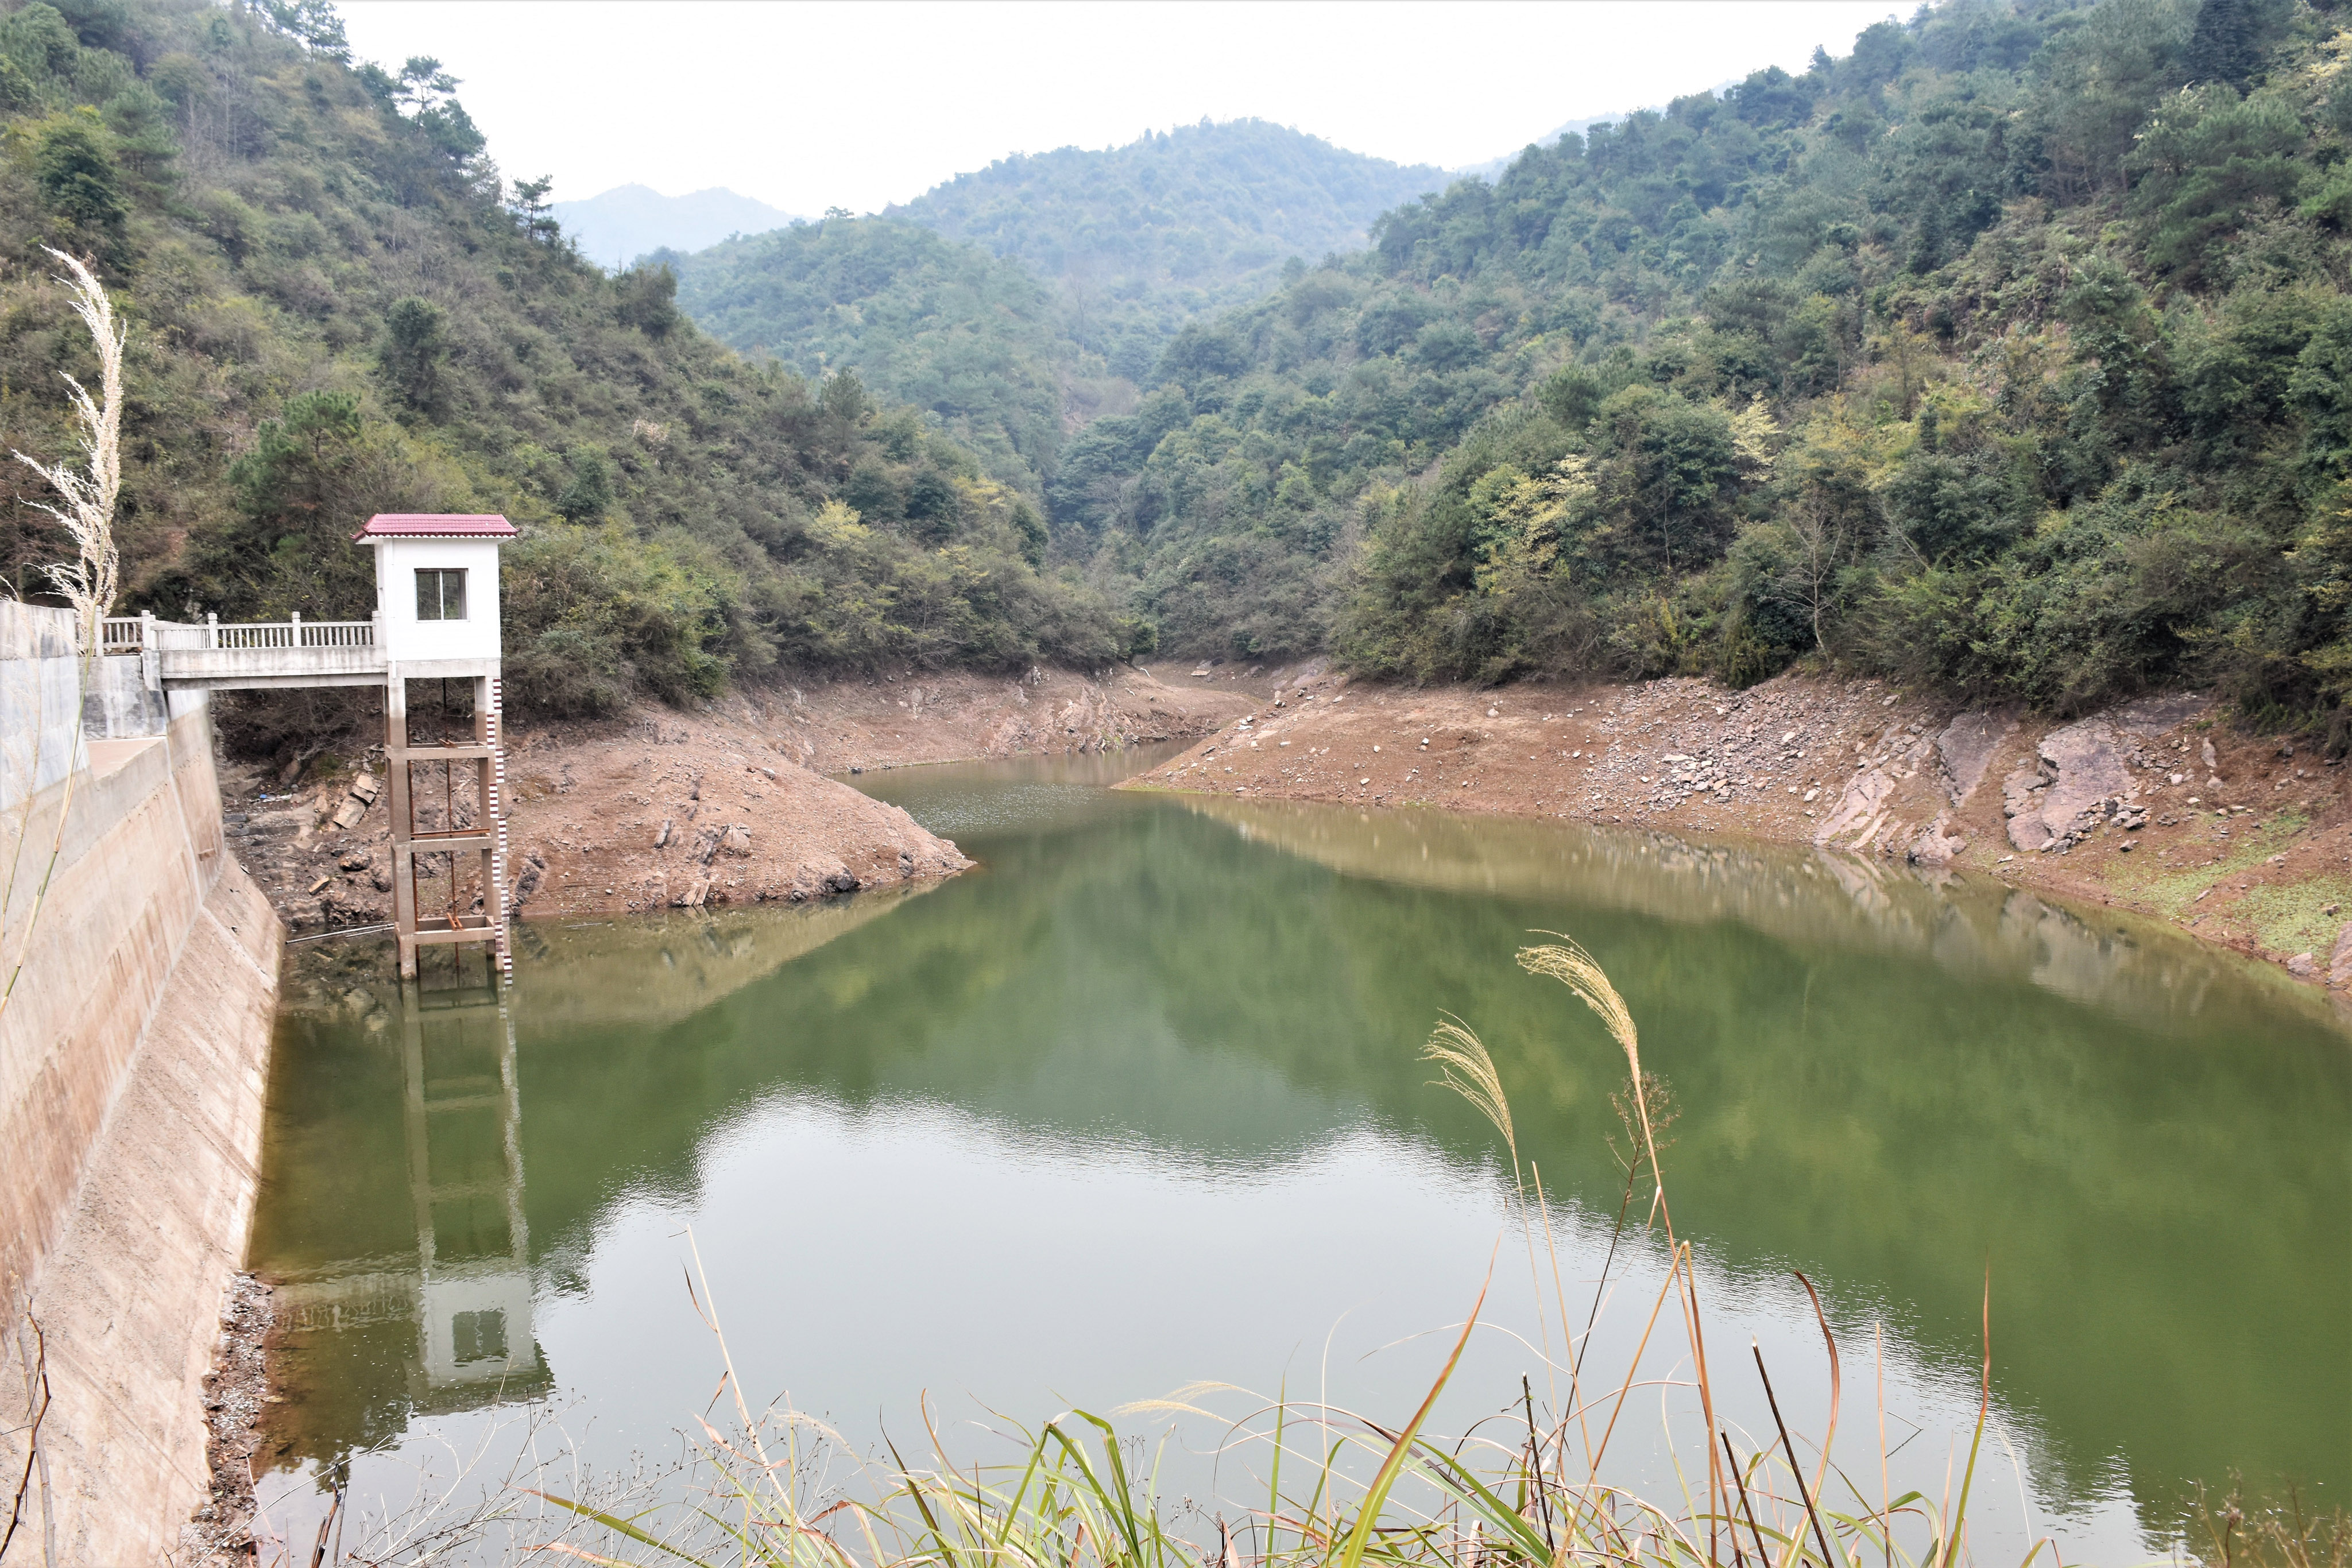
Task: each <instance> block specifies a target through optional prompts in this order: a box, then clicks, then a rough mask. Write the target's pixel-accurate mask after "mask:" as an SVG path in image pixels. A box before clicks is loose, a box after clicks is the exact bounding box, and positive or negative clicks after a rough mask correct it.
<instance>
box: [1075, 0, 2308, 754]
mask: <svg viewBox="0 0 2352 1568" xmlns="http://www.w3.org/2000/svg"><path fill="white" fill-rule="evenodd" d="M2347 46H2352V35H2347V33H2346V32H2345V31H2344V29H2343V24H2342V21H2341V19H2340V17H2339V16H2336V14H2335V13H2333V12H2328V11H2321V10H2315V9H2314V8H2312V7H2310V6H2308V5H2301V4H2295V3H2293V0H2203V4H2202V5H2200V4H2198V3H2197V0H2105V4H2101V5H2070V4H2065V3H2063V0H2053V3H2050V4H2026V5H2010V4H2004V3H2001V0H1949V3H1948V4H1946V5H1942V6H1940V7H1938V8H1936V9H1933V10H1929V9H1925V8H1923V9H1922V10H1921V12H1920V13H1919V14H1918V15H1917V16H1915V17H1914V18H1913V19H1912V20H1911V21H1910V22H1909V23H1908V24H1907V25H1906V24H1897V23H1894V22H1891V21H1890V22H1888V23H1885V24H1883V25H1881V26H1874V27H1873V28H1871V29H1870V30H1869V31H1867V32H1866V33H1864V34H1863V35H1862V37H1860V39H1859V40H1858V41H1857V44H1856V47H1855V48H1854V51H1853V55H1852V56H1851V57H1847V58H1844V59H1839V60H1834V61H1833V60H1832V59H1831V58H1829V57H1827V56H1826V55H1823V54H1817V55H1816V57H1815V59H1814V62H1813V66H1812V68H1811V70H1809V71H1808V72H1807V73H1806V74H1805V75H1804V76H1802V77H1795V78H1792V77H1790V76H1789V75H1787V74H1786V73H1784V72H1781V71H1779V70H1768V71H1762V72H1759V73H1757V74H1756V75H1754V76H1752V77H1750V78H1748V79H1747V80H1746V81H1745V82H1742V83H1741V84H1739V85H1738V87H1736V88H1734V89H1730V90H1728V91H1727V92H1726V93H1725V94H1724V95H1723V96H1722V97H1720V98H1717V97H1715V96H1713V95H1708V94H1700V95H1697V96H1695V97H1692V98H1688V99H1681V100H1678V101H1676V102H1675V103H1674V104H1673V105H1672V106H1670V107H1669V109H1668V110H1665V111H1664V113H1660V114H1646V113H1645V114H1640V115H1635V116H1633V117H1631V118H1630V119H1629V120H1627V121H1626V122H1625V123H1623V124H1622V125H1620V126H1616V127H1601V128H1595V129H1594V130H1593V131H1592V132H1591V134H1590V135H1589V136H1587V137H1581V138H1580V137H1576V136H1568V137H1563V138H1562V139H1561V140H1560V141H1559V143H1558V144H1557V145H1555V146H1553V147H1549V148H1531V149H1529V150H1528V152H1526V153H1524V154H1523V155H1522V156H1521V157H1520V158H1519V159H1518V160H1517V162H1514V163H1513V164H1512V165H1511V167H1510V169H1509V170H1508V172H1507V173H1505V174H1504V175H1503V176H1502V178H1501V179H1500V180H1499V181H1498V182H1496V183H1494V184H1491V185H1490V184H1487V183H1483V182H1475V181H1471V182H1464V183H1458V184H1456V185H1454V187H1452V188H1451V189H1449V190H1448V191H1446V192H1445V193H1443V194H1441V195H1437V196H1434V197H1432V198H1430V199H1427V200H1424V201H1421V202H1418V203H1416V204H1412V205H1409V206H1406V207H1403V208H1401V209H1399V210H1398V211H1396V212H1394V213H1392V214H1389V215H1388V216H1387V217H1385V218H1383V219H1382V220H1381V224H1380V225H1379V226H1378V229H1377V232H1376V235H1375V240H1374V243H1373V245H1372V246H1371V247H1370V249H1368V250H1366V251H1364V252H1362V253H1360V254H1358V255H1355V256H1349V257H1347V258H1344V259H1341V260H1339V261H1338V262H1336V263H1327V264H1326V265H1324V266H1321V267H1315V268H1312V269H1307V268H1296V269H1294V270H1293V275H1292V276H1291V277H1289V278H1288V279H1287V280H1286V283H1285V284H1284V286H1283V287H1281V288H1280V289H1278V290H1277V291H1276V293H1275V294H1273V295H1272V296H1270V297H1269V298H1266V299H1265V301H1263V302H1262V303H1259V304H1256V305H1254V306H1251V307H1248V308H1242V309H1237V310H1234V311H1229V312H1227V313H1224V314H1223V315H1221V316H1219V317H1217V318H1215V319H1206V320H1202V321H1197V322H1194V323H1192V324H1191V325H1188V326H1187V327H1186V328H1185V329H1183V330H1182V331H1181V333H1180V334H1179V335H1178V337H1177V339H1176V340H1174V341H1173V342H1172V343H1171V346H1170V348H1169V350H1167V352H1166V354H1165V355H1164V356H1163V358H1162V360H1161V361H1160V365H1159V366H1158V367H1157V370H1156V372H1155V375H1154V378H1153V382H1154V385H1153V386H1152V388H1151V389H1150V392H1148V394H1147V395H1146V396H1145V398H1144V399H1143V401H1142V403H1141V405H1140V406H1139V409H1138V410H1137V412H1136V413H1133V414H1131V415H1127V416H1122V417H1115V418H1104V419H1099V420H1097V421H1095V422H1094V423H1091V424H1090V425H1088V426H1087V428H1086V430H1085V431H1084V432H1083V434H1080V435H1078V436H1077V437H1076V438H1075V439H1074V440H1073V441H1071V442H1070V443H1068V444H1066V448H1065V450H1064V452H1063V453H1062V455H1061V461H1060V464H1059V466H1058V469H1057V472H1056V475H1055V480H1054V482H1053V485H1052V486H1051V487H1050V490H1049V494H1050V496H1051V499H1052V511H1053V517H1054V521H1055V525H1056V527H1057V528H1058V529H1061V530H1064V531H1065V533H1066V534H1081V533H1082V534H1083V540H1081V539H1078V538H1064V539H1063V540H1062V541H1061V544H1062V548H1065V549H1073V550H1076V551H1080V552H1084V553H1091V555H1092V557H1093V559H1094V560H1095V563H1096V575H1097V580H1100V581H1103V582H1105V583H1106V584H1108V585H1111V586H1113V587H1114V588H1116V589H1118V590H1120V591H1125V592H1127V593H1129V594H1130V595H1131V596H1132V598H1133V601H1134V603H1135V604H1136V605H1137V607H1138V609H1139V612H1140V613H1142V614H1143V615H1144V616H1146V617H1147V618H1149V619H1150V620H1151V621H1153V622H1157V624H1158V626H1159V629H1160V636H1161V638H1162V640H1163V642H1164V643H1167V644H1169V645H1172V646H1176V647H1180V648H1183V649H1185V650H1188V651H1190V650H1196V649H1197V650H1201V651H1212V650H1223V651H1229V652H1233V653H1240V654H1243V655H1254V654H1263V655H1273V654H1276V653H1292V652H1303V651H1306V650H1308V649H1313V648H1316V647H1318V646H1322V645H1325V643H1326V641H1327V639H1328V644H1329V645H1331V646H1333V647H1335V648H1336V649H1337V650H1338V651H1339V653H1341V654H1342V655H1343V656H1344V657H1345V658H1346V659H1347V660H1348V661H1349V662H1350V663H1351V664H1354V665H1355V666H1357V667H1359V668H1361V669H1366V670H1370V671H1374V672H1378V673H1381V674H1396V675H1403V676H1408V677H1412V678H1434V677H1449V676H1458V677H1470V678H1475V679H1479V680H1487V681H1494V680H1501V679H1506V678H1508V677H1510V676H1513V675H1515V674H1523V673H1529V672H1555V671H1558V672H1579V673H1588V674H1604V673H1605V674H1660V673H1665V672H1672V671H1685V672H1700V671H1705V672H1711V673H1714V674H1719V675H1721V676H1724V677H1726V678H1727V679H1730V680H1733V681H1748V680H1752V679H1755V678H1758V677H1759V676H1761V675H1763V674H1769V673H1770V672H1771V671H1774V670H1776V669H1779V668H1780V667H1782V666H1784V665H1786V664H1789V663H1790V662H1791V661H1792V660H1795V659H1798V658H1800V657H1805V656H1814V657H1820V658H1824V659H1829V660H1835V661H1839V662H1843V663H1844V664H1848V665H1850V666H1861V667H1867V668H1873V669H1879V670H1885V671H1890V672H1894V673H1896V674H1901V675H1904V676H1906V677H1910V678H1916V679H1919V680H1923V681H1931V682H1936V683H1939V684H1942V685H1948V686H1950V687H1954V688H1960V689H1966V690H1969V691H1972V692H1976V693H1980V694H1983V695H1992V696H2008V697H2015V698H2019V699H2023V700H2026V701H2030V702H2032V703H2035V704H2038V705H2042V706H2048V707H2052V708H2056V709H2060V710H2066V709H2074V708H2079V707H2082V706H2087V705H2090V704H2093V703H2095V702H2097V701H2100V700H2102V699H2105V698H2107V697H2111V696H2114V695H2118V694H2121V693H2125V692H2128V691H2130V690H2132V689H2134V688H2135V687H2137V686H2140V685H2146V684H2148V683H2152V682H2158V681H2165V680H2174V679H2186V680H2195V681H2204V680H2209V679H2210V680H2214V681H2217V682H2220V683H2222V684H2223V685H2224V687H2225V689H2227V690H2228V691H2230V692H2231V693H2232V694H2233V695H2236V696H2237V697H2239V698H2240V699H2241V700H2242V701H2244V702H2246V703H2247V704H2249V705H2251V706H2252V707H2254V708H2256V709H2257V710H2268V711H2271V712H2273V713H2281V712H2285V711H2290V710H2291V711H2294V712H2297V713H2302V714H2305V715H2327V716H2335V715H2338V714H2340V712H2341V706H2342V699H2343V697H2344V695H2345V693H2346V691H2347V686H2352V638H2347V627H2346V622H2345V616H2346V613H2347V608H2352V487H2347V461H2352V298H2347V293H2346V289H2347V245H2346V237H2345V232H2344V231H2345V229H2346V227H2347V225H2352V165H2347V162H2346V157H2345V154H2346V150H2347V133H2352V70H2347ZM2339 738H2341V737H2340V736H2339Z"/></svg>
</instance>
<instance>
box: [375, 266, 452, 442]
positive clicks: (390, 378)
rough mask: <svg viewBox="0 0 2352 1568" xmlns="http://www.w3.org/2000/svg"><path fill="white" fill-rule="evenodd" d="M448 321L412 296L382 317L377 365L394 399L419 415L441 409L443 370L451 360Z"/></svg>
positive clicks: (439, 310)
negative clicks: (381, 337)
mask: <svg viewBox="0 0 2352 1568" xmlns="http://www.w3.org/2000/svg"><path fill="white" fill-rule="evenodd" d="M446 319H447V318H446V313H445V312H444V311H443V310H442V308H440V307H439V306H438V305H436V304H434V303H433V302H432V301H431V300H429V299H420V298H417V297H416V296H415V295H413V294H412V295H410V296H408V297H407V298H404V299H397V300H394V302H393V306H392V308H391V309H389V310H387V311H385V312H384V313H383V348H382V349H381V350H378V353H377V361H376V362H377V365H378V366H379V368H380V369H381V370H382V371H383V379H384V381H385V382H386V384H388V385H389V386H390V387H391V388H392V391H393V393H394V395H395V396H396V397H398V398H399V399H400V401H401V402H403V403H404V404H406V405H407V406H408V407H410V408H412V409H415V411H416V412H418V413H425V414H433V413H439V412H440V409H441V404H442V398H441V367H442V365H443V363H444V362H445V361H446V360H447V359H448V357H449V344H448V340H447V338H446V335H445V326H446Z"/></svg>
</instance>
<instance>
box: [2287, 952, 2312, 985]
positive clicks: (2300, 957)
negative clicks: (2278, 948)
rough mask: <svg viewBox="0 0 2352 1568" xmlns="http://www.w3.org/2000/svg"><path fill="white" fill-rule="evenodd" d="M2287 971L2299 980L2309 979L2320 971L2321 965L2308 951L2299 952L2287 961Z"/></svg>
mask: <svg viewBox="0 0 2352 1568" xmlns="http://www.w3.org/2000/svg"><path fill="white" fill-rule="evenodd" d="M2286 972H2287V973H2288V974H2290V975H2293V976H2294V977H2295V978H2296V979H2298V980H2308V979H2310V978H2311V977H2313V976H2314V975H2316V974H2318V973H2319V965H2318V963H2317V962H2316V961H2315V960H2314V959H2313V957H2312V956H2311V955H2310V954H2308V953H2297V954H2296V955H2295V956H2294V957H2292V958H2289V959H2288V960H2287V961H2286Z"/></svg>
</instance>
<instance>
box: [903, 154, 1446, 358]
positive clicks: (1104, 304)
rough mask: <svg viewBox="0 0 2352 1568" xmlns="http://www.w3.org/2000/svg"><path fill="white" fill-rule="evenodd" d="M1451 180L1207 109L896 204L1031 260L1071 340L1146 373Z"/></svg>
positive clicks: (945, 231)
mask: <svg viewBox="0 0 2352 1568" xmlns="http://www.w3.org/2000/svg"><path fill="white" fill-rule="evenodd" d="M1444 179H1445V176H1444V172H1442V171H1440V170H1438V169H1435V168H1432V167H1430V166H1428V165H1425V164H1423V165H1416V166H1413V167H1410V168H1408V167H1406V166H1404V165H1402V164H1399V163H1391V162H1387V161H1386V160H1384V159H1380V158H1368V157H1366V156H1364V155H1363V154H1362V153H1360V152H1348V151H1347V150H1346V149H1344V148H1339V147H1334V146H1332V145H1331V144H1330V143H1329V142H1328V141H1324V140H1322V138H1320V137H1317V136H1308V135H1306V134H1304V133H1303V132H1300V131H1292V130H1287V129H1286V128H1284V127H1282V126H1279V125H1274V124H1270V123H1268V122H1267V121H1265V120H1228V121H1226V122H1224V123H1223V124H1216V123H1213V122H1211V121H1208V120H1202V122H1201V123H1200V124H1198V125H1186V126H1179V127H1178V128H1177V129H1175V130H1173V131H1156V132H1151V133H1149V134H1147V135H1145V136H1143V137H1142V138H1140V139H1139V140H1138V141H1131V142H1129V143H1128V144H1127V145H1126V146H1124V147H1114V148H1111V149H1109V150H1108V151H1105V152H1087V151H1083V150H1081V149H1079V148H1076V147H1064V148H1061V149H1059V150H1058V151H1056V152H1036V153H1026V154H1022V155H1018V156H1015V157H1012V158H1004V159H1000V160H998V161H997V162H994V163H992V164H990V165H989V166H988V167H987V168H985V169H982V170H981V171H979V172H977V173H971V174H959V175H957V176H956V177H955V178H954V179H952V180H950V181H948V182H947V183H944V184H941V185H936V186H934V187H932V188H931V189H930V190H929V191H926V192H925V193H923V194H921V195H920V196H918V197H916V198H915V199H914V200H913V201H911V202H908V204H906V205H904V206H900V207H893V208H891V209H889V212H888V214H886V215H888V216H895V217H903V218H905V219H907V220H908V222H910V223H916V224H920V225H922V226H924V227H925V228H928V229H931V230H934V231H936V232H937V233H939V234H942V235H947V236H948V237H949V238H950V239H960V240H968V241H971V243H972V244H975V245H978V246H981V247H982V249H984V250H986V251H988V252H989V254H991V255H992V256H1002V257H1005V258H1007V259H1011V260H1016V261H1020V262H1023V263H1025V264H1026V265H1027V266H1029V267H1031V268H1033V269H1034V271H1035V272H1036V273H1037V274H1038V275H1039V276H1040V277H1045V278H1048V279H1050V280H1052V281H1053V282H1054V283H1055V284H1056V285H1058V286H1059V287H1060V290H1061V292H1062V296H1063V298H1064V301H1065V305H1066V319H1067V322H1068V326H1069V330H1070V335H1071V338H1072V340H1074V341H1076V343H1077V345H1078V346H1079V347H1080V348H1081V349H1083V350H1086V351H1087V352H1088V353H1092V354H1097V355H1099V356H1101V358H1102V360H1103V361H1104V362H1105V363H1106V364H1108V367H1109V369H1110V371H1111V373H1113V374H1114V375H1120V376H1125V377H1127V378H1129V380H1140V379H1141V378H1142V377H1143V376H1144V375H1146V374H1147V373H1149V371H1150V369H1151V367H1152V365H1153V364H1154V363H1155V362H1157V361H1158V360H1159V357H1160V349H1161V348H1162V346H1163V345H1164V344H1165V343H1166V341H1167V340H1168V337H1169V335H1170V334H1171V333H1172V332H1174V331H1175V330H1176V329H1177V328H1179V327H1181V325H1182V324H1183V323H1184V322H1185V321H1186V320H1188V319H1191V318H1192V317H1193V316H1196V315H1198V314H1200V313H1201V312H1202V311H1203V310H1206V309H1211V308H1214V307H1216V306H1219V305H1223V304H1228V303H1232V302H1236V301H1239V300H1243V299H1248V298H1255V297H1256V296H1258V295H1260V294H1263V293H1265V290H1266V289H1267V288H1268V287H1271V286H1272V285H1273V284H1274V282H1275V281H1276V278H1277V277H1279V276H1280V274H1281V270H1282V267H1283V264H1284V263H1285V262H1286V261H1288V260H1290V259H1291V258H1292V257H1294V256H1296V257H1303V258H1305V259H1307V260H1308V261H1313V260H1315V259H1317V258H1318V257H1321V256H1325V255H1327V254H1328V253H1330V252H1332V251H1335V250H1343V249H1352V248H1354V247H1355V246H1358V245H1360V244H1361V243H1362V241H1363V237H1364V235H1366V233H1367V232H1368V231H1369V230H1370V227H1371V225H1372V223H1373V221H1374V220H1375V219H1377V218H1378V217H1379V216H1380V215H1381V214H1382V213H1385V212H1387V211H1389V210H1390V209H1391V208H1392V207H1395V206H1397V205H1399V204H1402V203H1405V202H1410V201H1412V200H1413V199H1414V198H1416V197H1418V196H1421V195H1423V193H1429V192H1433V191H1435V190H1437V189H1438V188H1439V187H1440V186H1441V185H1443V184H1444Z"/></svg>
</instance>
